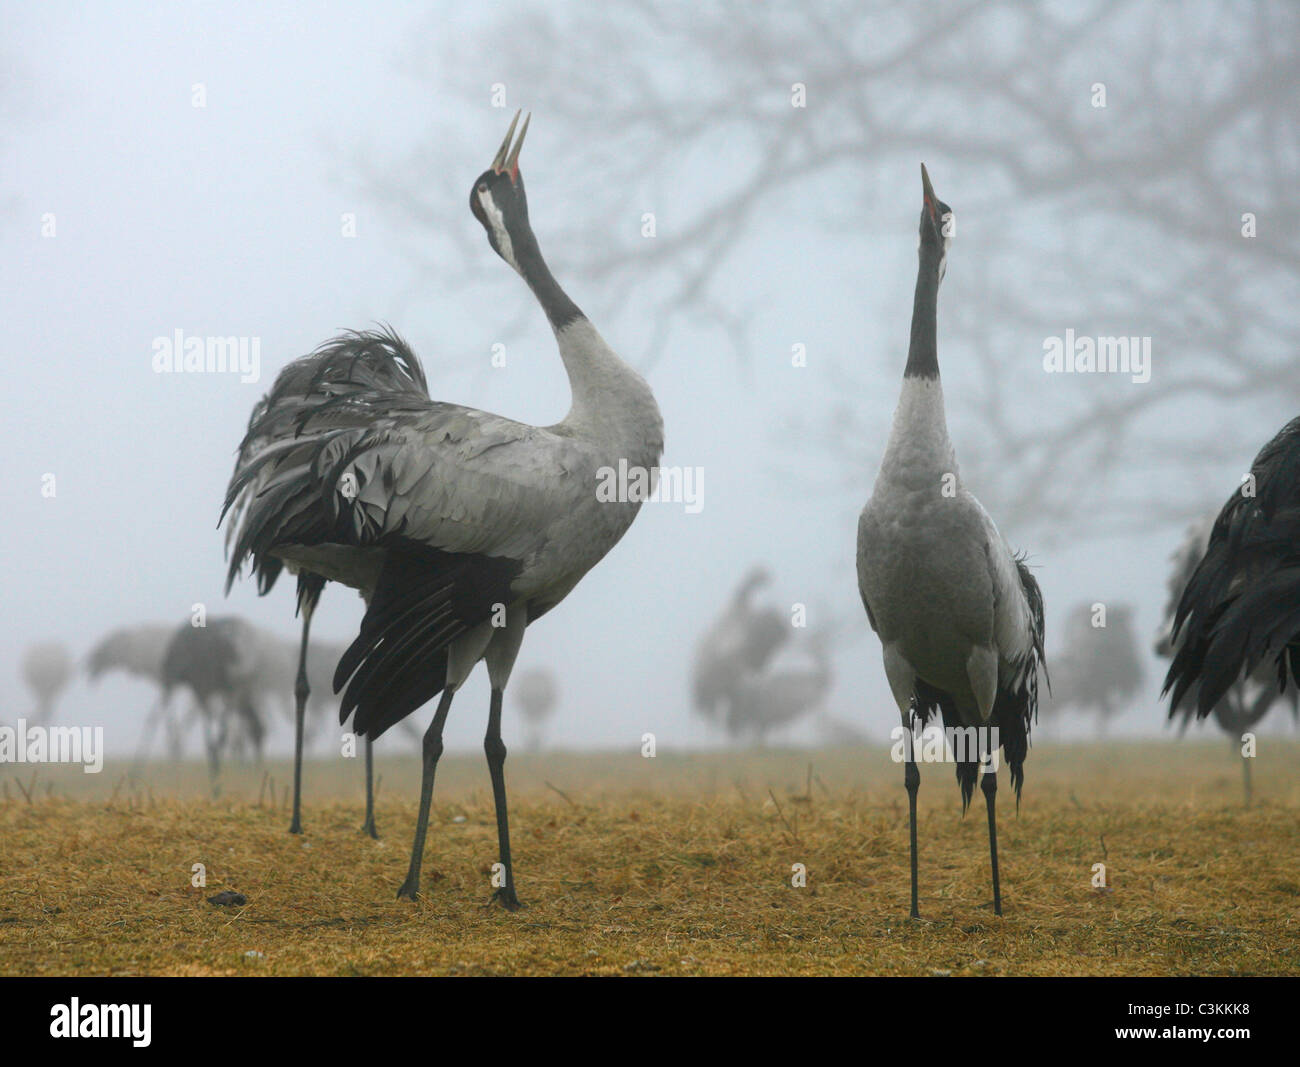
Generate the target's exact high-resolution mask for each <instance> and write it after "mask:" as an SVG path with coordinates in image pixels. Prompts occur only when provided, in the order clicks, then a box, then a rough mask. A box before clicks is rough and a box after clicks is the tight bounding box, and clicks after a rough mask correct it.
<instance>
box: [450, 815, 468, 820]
mask: <svg viewBox="0 0 1300 1067" xmlns="http://www.w3.org/2000/svg"><path fill="white" fill-rule="evenodd" d="M451 821H452V822H467V821H468V820H467V819H466V818H465V816H464V815H453V816H452V817H451Z"/></svg>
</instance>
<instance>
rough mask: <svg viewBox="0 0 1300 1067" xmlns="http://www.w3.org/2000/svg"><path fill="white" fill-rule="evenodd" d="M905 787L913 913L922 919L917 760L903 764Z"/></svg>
mask: <svg viewBox="0 0 1300 1067" xmlns="http://www.w3.org/2000/svg"><path fill="white" fill-rule="evenodd" d="M903 785H904V787H906V789H907V819H908V828H909V830H910V835H911V842H912V912H911V917H912V918H913V919H919V918H920V917H921V910H920V908H918V907H917V900H916V794H917V792H918V791H919V790H920V788H921V771H920V769H919V768H918V767H917V766H916V760H914V759H910V760H908V761H907V762H906V763H904V764H903Z"/></svg>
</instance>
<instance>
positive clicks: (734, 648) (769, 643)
mask: <svg viewBox="0 0 1300 1067" xmlns="http://www.w3.org/2000/svg"><path fill="white" fill-rule="evenodd" d="M771 580H772V576H771V574H770V573H769V572H768V570H767V568H765V567H763V566H754V567H751V568H750V569H749V571H748V572H746V574H745V576H744V578H743V579H742V580H741V582H740V585H739V586H738V587H737V589H736V591H735V593H734V594H733V595H732V598H731V600H730V602H729V603H728V604H727V607H726V610H724V611H723V613H722V614H721V615H720V616H719V617H718V618H717V619H715V620H714V622H713V623H712V624H711V625H710V627H709V629H708V630H707V631H705V633H704V635H703V636H702V637H701V638H700V640H699V642H698V644H697V645H696V649H695V662H694V665H693V668H692V672H691V685H692V695H693V699H694V705H695V710H696V711H697V712H699V713H700V714H701V715H702V716H704V717H705V718H707V719H710V720H712V721H714V722H718V721H723V720H725V718H726V716H727V714H728V712H727V709H728V707H730V706H731V704H732V703H733V701H734V697H735V691H736V686H737V685H738V684H740V682H741V681H742V680H743V679H744V678H746V677H748V676H752V675H755V674H758V673H761V672H762V671H763V669H764V668H765V667H766V666H767V664H768V663H769V662H770V661H771V659H772V657H773V656H774V655H775V654H776V653H777V651H778V650H779V649H780V648H781V646H782V645H784V644H785V643H786V642H787V641H789V639H790V629H791V626H790V619H789V618H788V617H787V616H785V615H783V614H782V613H781V612H779V611H777V610H776V609H775V608H767V607H759V606H757V605H756V604H755V603H754V596H755V594H756V593H757V592H758V590H760V589H762V588H764V587H765V586H767V585H768V584H769V583H770V582H771Z"/></svg>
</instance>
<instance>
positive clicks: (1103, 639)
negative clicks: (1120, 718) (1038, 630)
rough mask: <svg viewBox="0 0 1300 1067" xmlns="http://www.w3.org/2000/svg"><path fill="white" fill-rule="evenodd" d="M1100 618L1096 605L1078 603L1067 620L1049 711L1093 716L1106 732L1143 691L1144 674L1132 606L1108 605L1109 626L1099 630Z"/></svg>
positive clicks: (1053, 674) (1107, 620) (1053, 678)
mask: <svg viewBox="0 0 1300 1067" xmlns="http://www.w3.org/2000/svg"><path fill="white" fill-rule="evenodd" d="M1094 617H1096V616H1094V611H1093V607H1092V605H1091V604H1076V605H1075V606H1074V607H1073V608H1071V609H1070V612H1069V614H1068V615H1067V616H1066V620H1065V626H1064V628H1063V631H1062V638H1061V641H1060V642H1059V646H1060V647H1061V649H1062V650H1063V651H1062V652H1061V653H1060V655H1058V656H1057V657H1056V658H1055V659H1054V660H1053V662H1052V693H1051V698H1050V700H1049V701H1048V708H1050V710H1051V711H1053V712H1061V711H1063V710H1064V709H1066V708H1075V709H1077V710H1079V711H1085V712H1093V713H1095V714H1096V715H1097V728H1098V731H1099V732H1100V733H1105V731H1106V727H1107V724H1108V723H1109V722H1110V720H1111V719H1112V718H1113V717H1114V716H1115V715H1117V714H1118V713H1119V712H1121V711H1122V710H1123V709H1124V707H1125V704H1126V702H1128V701H1130V700H1132V699H1133V698H1134V697H1135V696H1136V695H1137V693H1138V691H1139V689H1141V687H1142V681H1143V675H1144V672H1143V669H1142V660H1141V658H1140V656H1139V654H1138V638H1137V630H1136V628H1135V627H1134V625H1133V618H1134V616H1133V608H1132V606H1131V605H1129V604H1107V605H1106V615H1105V625H1104V626H1094V625H1093V619H1094ZM1045 710H1046V709H1045Z"/></svg>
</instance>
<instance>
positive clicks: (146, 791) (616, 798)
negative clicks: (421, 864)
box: [0, 739, 1300, 975]
mask: <svg viewBox="0 0 1300 1067" xmlns="http://www.w3.org/2000/svg"><path fill="white" fill-rule="evenodd" d="M810 765H811V775H812V776H811V780H810V778H809V766H810ZM377 767H378V771H379V773H380V774H381V775H382V782H381V792H380V802H379V812H378V817H379V827H380V832H381V834H382V835H383V836H382V839H381V840H380V841H372V840H370V839H368V838H366V837H364V836H362V835H361V834H360V833H359V832H358V826H359V824H360V821H361V788H360V773H361V771H360V767H359V764H358V761H348V762H347V763H346V764H345V763H344V762H343V761H338V762H336V763H325V762H319V763H313V764H311V765H309V766H308V768H307V773H306V790H305V822H306V828H307V832H306V834H305V835H303V836H302V837H292V836H290V835H289V834H288V833H286V827H287V825H288V815H287V813H286V810H285V807H284V799H285V798H284V790H285V783H286V782H287V781H288V780H289V777H288V773H289V770H288V767H287V765H286V764H284V763H273V764H270V765H268V766H267V767H266V768H264V769H261V770H256V771H255V770H253V769H252V768H239V767H234V768H230V769H229V772H228V774H227V776H226V780H225V781H226V785H225V790H224V795H223V797H222V799H221V800H219V801H212V800H210V799H207V798H206V797H205V795H204V785H205V782H204V775H203V770H202V767H201V766H200V765H199V764H188V765H168V764H155V765H152V766H150V767H148V768H146V770H145V771H144V772H143V774H142V775H141V778H140V779H139V781H138V782H130V781H127V780H126V779H125V778H124V776H123V775H122V774H121V772H120V771H118V772H116V774H115V773H114V771H113V769H112V765H111V764H110V765H109V767H108V768H106V770H105V771H104V773H103V774H100V775H97V776H95V775H85V774H83V773H81V771H80V770H79V769H74V768H67V767H61V768H40V769H39V770H37V771H36V775H35V781H34V783H33V782H32V780H31V776H32V769H31V768H15V767H6V768H3V769H0V974H5V975H15V974H22V975H32V974H63V975H67V974H73V975H108V974H164V975H191V974H193V975H212V974H226V975H228V974H253V975H256V974H278V975H290V974H318V975H389V974H464V975H488V974H528V975H585V974H595V975H864V974H884V975H932V974H935V973H941V974H949V973H950V974H952V975H1064V974H1099V975H1129V974H1132V975H1163V974H1177V975H1187V974H1193V975H1196V974H1213V975H1220V974H1300V832H1298V830H1300V825H1298V817H1300V773H1297V771H1298V769H1300V743H1297V742H1295V741H1292V740H1274V739H1266V740H1265V741H1264V742H1263V743H1262V744H1261V751H1260V755H1259V757H1258V758H1257V759H1256V761H1255V793H1256V802H1255V804H1254V806H1253V807H1251V808H1249V809H1247V808H1245V807H1244V806H1243V801H1242V788H1241V775H1240V765H1239V763H1238V762H1237V761H1236V760H1234V758H1233V757H1232V755H1231V753H1230V751H1229V749H1228V745H1227V743H1226V742H1225V741H1215V742H1206V741H1199V742H1190V741H1189V742H1174V741H1170V742H1164V743H1143V744H1123V743H1115V744H1111V745H1106V746H1058V747H1051V746H1049V745H1047V744H1040V745H1038V746H1036V747H1035V750H1034V752H1033V753H1032V754H1031V758H1030V761H1029V763H1028V764H1027V771H1028V781H1027V784H1026V790H1025V795H1024V804H1023V806H1022V809H1021V811H1020V813H1019V816H1017V815H1016V814H1015V806H1014V800H1013V797H1012V794H1011V792H1010V790H1009V789H1008V788H1006V787H1005V785H1004V788H1003V790H1002V791H1001V793H1000V794H999V801H1000V803H1001V805H1002V808H1001V810H1002V819H1001V820H1000V837H1001V845H1002V872H1003V873H1002V877H1003V896H1004V905H1005V913H1006V914H1005V916H1004V917H1003V918H1001V919H998V918H995V917H994V916H993V914H992V908H991V900H990V898H991V892H990V889H989V880H988V858H987V851H986V848H987V846H986V837H985V821H984V815H983V801H982V798H981V797H980V795H979V794H978V792H977V793H976V797H975V803H974V805H972V809H971V811H970V813H969V814H968V815H967V816H966V817H965V818H964V819H963V818H962V817H961V805H960V800H959V797H958V794H957V788H956V785H955V783H954V781H953V779H952V775H951V770H950V768H948V767H923V768H922V783H921V794H920V798H921V822H920V833H921V912H922V915H923V916H924V919H923V921H921V922H919V923H910V922H907V921H906V919H905V916H906V914H907V887H908V883H907V837H906V832H907V830H906V827H907V816H906V810H907V809H906V795H905V793H904V791H903V788H902V773H901V770H900V769H899V768H897V767H896V765H895V764H893V763H891V762H890V761H889V758H888V755H887V753H886V752H885V750H883V749H864V750H857V751H854V750H837V751H827V752H801V751H798V752H797V751H762V752H749V753H710V754H697V755H671V754H662V753H661V754H660V755H659V756H658V757H657V758H654V759H642V758H641V757H640V756H639V755H636V754H621V753H620V754H610V753H606V754H583V755H571V754H562V753H553V754H547V755H545V756H529V755H519V754H515V753H512V754H511V757H510V760H509V763H508V764H507V778H508V782H509V785H510V790H511V822H512V830H513V839H514V848H515V865H516V876H517V881H518V885H519V894H520V897H521V899H522V900H524V901H525V903H526V904H528V905H529V906H528V907H527V908H526V909H525V910H523V911H520V912H518V913H516V914H513V915H512V914H508V913H507V912H505V911H504V910H502V909H500V908H498V907H495V906H493V907H485V906H484V904H485V902H486V901H487V900H488V897H489V893H490V887H489V868H490V865H491V864H492V862H494V861H495V859H496V837H495V824H494V821H493V812H492V801H491V793H490V790H489V788H488V782H487V772H486V769H485V766H484V762H483V759H482V756H481V754H478V753H473V754H470V753H466V754H456V753H452V754H449V755H448V756H447V757H445V758H444V760H443V763H442V765H441V767H440V768H439V779H438V787H437V791H436V794H435V798H434V813H433V818H432V820H431V828H430V835H429V846H428V849H427V851H426V859H425V875H424V895H423V897H422V899H421V900H420V901H419V902H417V903H415V904H412V903H410V902H407V901H399V900H396V899H395V898H394V894H395V891H396V888H397V886H398V885H399V884H400V882H401V880H402V877H403V875H404V873H405V868H406V861H407V850H408V849H409V847H410V836H411V833H412V829H413V825H414V818H415V800H416V795H417V788H418V765H417V763H416V759H415V757H414V756H408V757H403V758H397V757H393V758H389V759H380V760H378V761H377ZM1003 773H1004V781H1005V772H1003ZM20 785H21V788H20ZM28 793H30V798H29V797H28V795H27V794H28ZM272 794H273V795H274V800H272V799H271V795H272ZM196 863H201V864H203V865H204V866H205V868H206V874H207V885H206V887H205V888H195V887H193V886H192V885H191V870H192V867H193V865H194V864H196ZM1096 863H1104V864H1105V865H1106V877H1107V886H1106V888H1105V889H1099V888H1094V886H1093V884H1092V880H1093V865H1094V864H1096ZM794 864H804V865H805V867H806V869H807V885H806V887H804V888H795V887H793V886H792V885H791V876H792V867H793V865H794ZM224 889H231V890H235V891H237V892H239V893H242V894H244V895H245V896H246V897H247V904H246V905H245V906H243V907H219V906H215V905H213V904H210V903H209V902H208V900H207V898H208V897H210V896H212V895H213V894H215V893H217V892H219V891H221V890H224Z"/></svg>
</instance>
